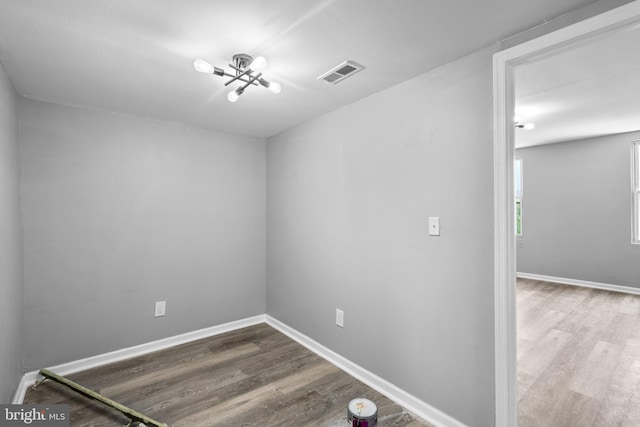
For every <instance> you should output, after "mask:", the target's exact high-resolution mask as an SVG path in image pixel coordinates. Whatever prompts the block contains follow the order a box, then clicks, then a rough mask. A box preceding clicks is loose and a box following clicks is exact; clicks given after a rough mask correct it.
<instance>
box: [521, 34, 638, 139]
mask: <svg viewBox="0 0 640 427" xmlns="http://www.w3.org/2000/svg"><path fill="white" fill-rule="evenodd" d="M639 46H640V25H638V24H634V25H631V26H628V27H625V28H622V29H620V30H616V31H614V32H610V33H606V34H603V35H599V36H597V37H595V38H592V39H588V40H585V41H582V42H580V43H579V44H576V45H574V46H568V47H564V48H562V49H561V50H560V51H557V52H552V53H550V54H545V55H544V56H543V57H541V58H537V59H534V60H533V62H530V63H528V64H525V65H519V66H517V67H516V69H515V85H516V115H517V116H519V119H520V122H521V123H525V122H528V123H533V124H534V125H535V127H534V128H533V129H532V130H525V129H516V146H517V147H528V146H533V145H539V144H549V143H556V142H563V141H575V140H579V139H586V138H592V137H596V136H602V135H610V134H616V133H623V132H631V131H637V130H640V54H639V53H638V52H639V51H638V47H639Z"/></svg>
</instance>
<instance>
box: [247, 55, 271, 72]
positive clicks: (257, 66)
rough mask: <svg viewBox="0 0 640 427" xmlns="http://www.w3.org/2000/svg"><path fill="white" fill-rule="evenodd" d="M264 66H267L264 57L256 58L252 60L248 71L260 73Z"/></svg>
mask: <svg viewBox="0 0 640 427" xmlns="http://www.w3.org/2000/svg"><path fill="white" fill-rule="evenodd" d="M266 66H267V60H266V59H265V58H264V56H258V57H257V58H256V59H254V60H253V62H252V63H251V65H249V69H250V70H251V71H260V70H262V69H263V68H264V67H266Z"/></svg>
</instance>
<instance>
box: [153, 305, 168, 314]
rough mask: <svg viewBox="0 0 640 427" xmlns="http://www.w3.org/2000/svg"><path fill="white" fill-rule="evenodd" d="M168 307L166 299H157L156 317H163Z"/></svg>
mask: <svg viewBox="0 0 640 427" xmlns="http://www.w3.org/2000/svg"><path fill="white" fill-rule="evenodd" d="M166 309H167V302H166V301H156V311H155V314H154V315H153V316H154V317H162V316H164V315H165V313H166Z"/></svg>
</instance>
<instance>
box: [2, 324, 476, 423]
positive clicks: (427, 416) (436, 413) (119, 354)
mask: <svg viewBox="0 0 640 427" xmlns="http://www.w3.org/2000/svg"><path fill="white" fill-rule="evenodd" d="M260 323H266V324H268V325H269V326H271V327H273V328H274V329H277V330H278V331H280V332H282V333H283V334H285V335H286V336H288V337H289V338H291V339H293V340H294V341H296V342H297V343H299V344H301V345H302V346H304V347H306V348H308V349H309V350H311V351H313V352H314V353H316V354H317V355H319V356H320V357H322V358H324V359H326V360H327V361H329V362H330V363H332V364H334V365H336V366H337V367H338V368H340V369H342V370H343V371H345V372H346V373H348V374H349V375H351V376H353V377H354V378H356V379H358V380H360V381H362V382H363V383H365V384H366V385H368V386H369V387H371V388H373V389H374V390H377V391H378V392H380V393H382V394H384V395H385V396H387V397H388V398H389V399H391V400H393V401H394V402H396V403H398V404H399V405H401V406H403V407H404V408H406V409H408V410H409V411H411V412H413V413H414V414H416V415H417V416H419V417H420V418H422V419H424V420H425V421H428V422H430V423H432V424H433V425H435V426H438V427H466V426H465V424H463V423H461V422H460V421H458V420H456V419H455V418H453V417H451V416H449V415H447V414H445V413H444V412H442V411H440V410H438V409H436V408H434V407H433V406H431V405H429V404H427V403H425V402H423V401H422V400H420V399H418V398H417V397H415V396H413V395H411V394H409V393H407V392H406V391H404V390H402V389H400V388H399V387H397V386H395V385H393V384H391V383H390V382H389V381H387V380H385V379H383V378H380V377H379V376H377V375H376V374H374V373H372V372H370V371H368V370H366V369H364V368H362V367H361V366H359V365H357V364H355V363H353V362H351V361H350V360H348V359H346V358H345V357H343V356H341V355H339V354H338V353H336V352H334V351H333V350H330V349H328V348H327V347H325V346H323V345H322V344H320V343H318V342H317V341H314V340H313V339H311V338H309V337H308V336H306V335H304V334H302V333H300V332H298V331H297V330H295V329H293V328H291V327H290V326H288V325H286V324H284V323H282V322H280V321H279V320H277V319H275V318H273V317H271V316H269V315H267V314H262V315H259V316H254V317H249V318H246V319H242V320H238V321H235V322H229V323H225V324H222V325H217V326H212V327H210V328H205V329H200V330H197V331H193V332H187V333H185V334H181V335H176V336H174V337H168V338H163V339H161V340H157V341H152V342H149V343H146V344H141V345H137V346H134V347H129V348H125V349H122V350H117V351H112V352H110V353H104V354H100V355H97V356H92V357H87V358H86V359H81V360H76V361H74V362H69V363H63V364H61V365H56V366H52V367H50V368H49V369H50V370H52V371H55V372H56V373H57V374H60V375H68V374H72V373H74V372H79V371H83V370H85V369H91V368H95V367H98V366H102V365H107V364H109V363H113V362H118V361H121V360H125V359H129V358H131V357H136V356H141V355H145V354H148V353H152V352H154V351H158V350H163V349H166V348H169V347H173V346H176V345H180V344H184V343H188V342H191V341H195V340H199V339H202V338H208V337H212V336H214V335H219V334H223V333H225V332H230V331H235V330H237V329H241V328H246V327H248V326H253V325H258V324H260ZM38 377H39V375H38V371H32V372H27V373H26V374H24V375H23V377H22V379H21V380H20V383H19V385H18V388H17V390H16V392H15V394H14V396H13V401H12V403H13V404H20V403H22V401H23V400H24V396H25V394H26V392H27V389H28V388H29V387H31V386H32V385H33V384H34V383H35V382H36V381H37V380H38Z"/></svg>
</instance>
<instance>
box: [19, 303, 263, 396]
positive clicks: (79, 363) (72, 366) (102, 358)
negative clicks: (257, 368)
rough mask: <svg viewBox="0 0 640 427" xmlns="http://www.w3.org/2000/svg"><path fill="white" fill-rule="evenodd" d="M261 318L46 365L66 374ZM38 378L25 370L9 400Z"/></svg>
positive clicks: (244, 325)
mask: <svg viewBox="0 0 640 427" xmlns="http://www.w3.org/2000/svg"><path fill="white" fill-rule="evenodd" d="M264 322H265V315H264V314H261V315H258V316H254V317H248V318H246V319H242V320H237V321H234V322H229V323H224V324H222V325H217V326H212V327H209V328H204V329H199V330H197V331H192V332H187V333H185V334H180V335H176V336H173V337H168V338H163V339H160V340H157V341H152V342H148V343H145V344H141V345H137V346H134V347H129V348H123V349H121V350H116V351H112V352H109V353H104V354H99V355H97V356H91V357H87V358H85V359H80V360H76V361H73V362H68V363H63V364H61V365H56V366H52V367H49V368H47V369H49V370H51V371H53V372H55V373H56V374H59V375H69V374H72V373H74V372H79V371H84V370H86V369H91V368H95V367H97V366H102V365H107V364H109V363H113V362H119V361H121V360H125V359H129V358H132V357H136V356H142V355H144V354H148V353H152V352H154V351H158V350H163V349H166V348H169V347H174V346H176V345H180V344H185V343H188V342H191V341H195V340H199V339H202V338H208V337H212V336H214V335H219V334H223V333H225V332H230V331H235V330H236V329H242V328H246V327H247V326H253V325H258V324H260V323H264ZM38 378H39V374H38V371H31V372H27V373H26V374H24V375H23V376H22V378H21V380H20V383H19V384H18V388H17V390H16V392H15V394H14V395H13V401H12V403H14V404H20V403H22V401H23V400H24V396H25V394H26V392H27V389H28V388H29V387H31V386H32V385H33V384H35V383H36V381H37V380H38Z"/></svg>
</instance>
